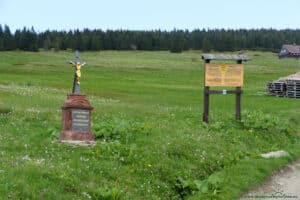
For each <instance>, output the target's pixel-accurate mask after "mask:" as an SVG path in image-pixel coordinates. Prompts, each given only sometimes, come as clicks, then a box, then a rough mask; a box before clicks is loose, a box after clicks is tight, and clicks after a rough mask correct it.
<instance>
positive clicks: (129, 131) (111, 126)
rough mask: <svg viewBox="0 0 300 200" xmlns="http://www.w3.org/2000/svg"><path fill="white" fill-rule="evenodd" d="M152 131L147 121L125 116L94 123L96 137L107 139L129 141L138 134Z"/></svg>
mask: <svg viewBox="0 0 300 200" xmlns="http://www.w3.org/2000/svg"><path fill="white" fill-rule="evenodd" d="M150 131H151V129H150V127H149V125H148V124H147V123H145V122H140V121H135V120H128V119H126V118H124V117H121V118H118V117H112V118H106V119H104V120H101V121H100V122H98V123H97V124H95V125H94V133H95V135H96V138H98V139H104V140H105V141H112V140H119V141H121V142H125V143H127V142H128V141H129V140H130V139H132V138H133V137H134V136H136V135H138V134H143V135H147V134H149V133H150Z"/></svg>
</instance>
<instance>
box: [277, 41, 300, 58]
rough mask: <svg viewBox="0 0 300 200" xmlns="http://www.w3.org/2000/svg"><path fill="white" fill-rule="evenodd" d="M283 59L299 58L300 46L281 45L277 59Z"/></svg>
mask: <svg viewBox="0 0 300 200" xmlns="http://www.w3.org/2000/svg"><path fill="white" fill-rule="evenodd" d="M283 57H294V58H300V45H296V44H284V45H282V48H281V51H280V53H279V58H283Z"/></svg>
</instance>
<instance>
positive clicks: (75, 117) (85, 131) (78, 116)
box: [59, 94, 95, 141]
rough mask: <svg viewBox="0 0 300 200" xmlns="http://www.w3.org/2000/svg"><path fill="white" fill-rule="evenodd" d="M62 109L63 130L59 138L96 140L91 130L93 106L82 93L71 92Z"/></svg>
mask: <svg viewBox="0 0 300 200" xmlns="http://www.w3.org/2000/svg"><path fill="white" fill-rule="evenodd" d="M61 109H62V131H61V133H60V138H59V140H61V141H62V140H71V141H75V140H76V141H94V140H95V135H94V134H93V133H92V132H91V111H92V110H93V107H92V106H91V104H90V102H89V101H88V99H87V98H86V96H85V95H81V94H69V95H68V98H67V100H66V101H65V102H64V104H63V106H62V107H61Z"/></svg>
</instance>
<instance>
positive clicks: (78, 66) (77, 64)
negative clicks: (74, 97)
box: [67, 50, 86, 94]
mask: <svg viewBox="0 0 300 200" xmlns="http://www.w3.org/2000/svg"><path fill="white" fill-rule="evenodd" d="M78 59H79V54H78V51H77V50H76V51H75V61H71V60H68V61H67V63H69V64H72V65H73V66H74V67H75V74H74V82H73V90H72V92H73V93H74V94H80V77H81V71H80V70H81V67H82V66H84V65H86V63H85V62H83V63H80V62H79V60H78Z"/></svg>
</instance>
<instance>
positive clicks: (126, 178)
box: [0, 51, 300, 200]
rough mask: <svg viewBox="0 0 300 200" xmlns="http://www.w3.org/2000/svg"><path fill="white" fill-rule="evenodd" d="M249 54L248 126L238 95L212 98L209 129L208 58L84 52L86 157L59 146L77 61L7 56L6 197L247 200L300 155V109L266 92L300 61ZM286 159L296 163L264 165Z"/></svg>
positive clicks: (3, 89)
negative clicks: (205, 117)
mask: <svg viewBox="0 0 300 200" xmlns="http://www.w3.org/2000/svg"><path fill="white" fill-rule="evenodd" d="M244 53H245V54H247V55H249V56H251V58H252V59H251V60H250V61H248V62H246V63H245V65H244V67H245V80H244V87H243V94H242V120H241V121H240V122H239V121H236V120H235V118H234V117H235V116H234V113H235V110H234V108H235V96H234V95H212V96H211V97H210V123H209V124H205V123H202V110H203V75H204V72H203V68H204V67H203V61H202V60H201V52H200V51H187V52H183V53H179V54H174V53H169V52H166V51H153V52H151V51H98V52H83V53H80V57H81V59H82V60H83V61H86V62H87V63H88V64H87V66H85V67H83V69H82V78H81V92H82V93H84V94H86V95H87V97H88V98H89V100H90V102H91V104H92V105H93V106H94V110H93V112H92V131H93V133H94V134H95V135H96V142H97V145H96V146H95V147H77V146H69V145H65V144H61V143H59V142H58V138H59V134H60V130H61V106H62V104H63V102H64V100H65V99H66V96H67V94H68V93H70V92H71V89H72V83H73V75H74V68H73V67H71V66H70V65H68V64H66V60H69V59H73V58H74V53H73V52H71V51H59V52H51V51H41V52H36V53H33V52H23V51H12V52H0V71H1V73H0V155H1V156H0V197H1V198H2V199H105V200H106V199H224V200H228V199H236V198H238V197H239V196H240V195H242V193H243V192H245V191H247V190H248V189H249V188H251V187H253V186H255V185H257V184H259V183H261V182H262V181H263V180H264V179H265V178H266V177H267V176H268V175H270V174H271V172H272V171H273V170H275V169H278V168H279V167H282V166H284V165H286V164H287V163H289V162H291V161H293V160H295V159H296V158H298V157H299V156H300V137H299V136H300V135H299V128H300V123H299V121H298V120H299V113H300V107H299V102H300V100H299V99H290V98H280V97H274V96H268V95H267V94H266V89H265V88H266V83H267V82H269V81H273V80H276V79H278V78H279V77H283V76H286V75H289V74H293V73H295V72H297V71H299V69H300V68H299V66H300V61H299V60H295V59H282V60H279V59H278V58H277V54H275V53H271V52H258V51H257V52H254V51H245V52H244ZM275 150H285V151H287V152H288V153H289V156H287V157H282V158H271V159H264V158H261V157H260V154H261V153H266V152H269V151H275ZM1 198H0V199H1Z"/></svg>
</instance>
